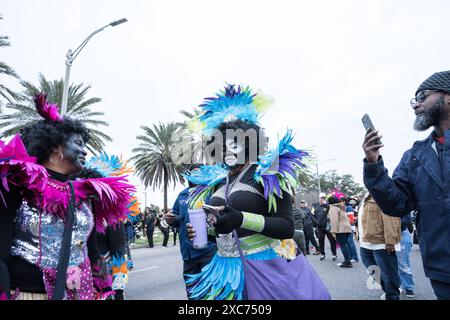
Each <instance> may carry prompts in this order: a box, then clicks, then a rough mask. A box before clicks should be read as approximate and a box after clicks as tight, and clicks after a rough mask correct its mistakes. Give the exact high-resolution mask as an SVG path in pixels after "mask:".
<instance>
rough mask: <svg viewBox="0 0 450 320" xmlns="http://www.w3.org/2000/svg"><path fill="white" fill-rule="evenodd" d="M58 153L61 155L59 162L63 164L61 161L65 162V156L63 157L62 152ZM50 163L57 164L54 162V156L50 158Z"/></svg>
mask: <svg viewBox="0 0 450 320" xmlns="http://www.w3.org/2000/svg"><path fill="white" fill-rule="evenodd" d="M58 153H59V154H60V160H58V162H61V161H63V160H64V155H63V153H62V152H61V151H60V152H58ZM50 162H51V163H53V164H55V162H54V161H53V155H51V156H50Z"/></svg>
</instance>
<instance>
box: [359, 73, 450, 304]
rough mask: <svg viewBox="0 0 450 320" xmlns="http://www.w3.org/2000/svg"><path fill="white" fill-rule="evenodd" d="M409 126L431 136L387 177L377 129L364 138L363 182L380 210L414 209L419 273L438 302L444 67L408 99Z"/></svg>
mask: <svg viewBox="0 0 450 320" xmlns="http://www.w3.org/2000/svg"><path fill="white" fill-rule="evenodd" d="M410 103H411V106H412V108H413V110H414V112H415V114H416V120H415V122H414V129H415V130H417V131H425V130H427V129H428V128H431V127H433V129H434V130H433V131H432V132H431V134H430V135H429V136H428V138H426V139H425V140H422V141H416V142H415V143H414V144H413V146H412V148H411V149H409V150H407V151H406V152H405V153H404V154H403V157H402V159H401V160H400V163H399V165H398V166H397V168H396V169H395V171H394V173H393V175H392V178H390V177H389V176H388V171H387V169H386V168H385V167H384V164H383V158H382V157H381V155H380V148H382V147H383V144H379V143H377V142H376V141H377V140H379V139H380V138H381V136H380V135H379V132H378V131H377V130H369V131H368V132H367V133H366V135H365V138H364V143H363V149H364V153H365V155H366V158H365V159H364V184H365V185H366V187H367V189H368V190H369V192H370V193H371V194H372V196H373V198H374V199H375V201H376V202H377V204H378V205H379V206H380V208H381V209H382V211H383V212H384V213H386V214H388V215H391V216H397V217H401V216H405V215H407V214H409V213H410V212H411V211H413V210H417V211H418V214H417V231H418V237H419V246H420V251H421V254H422V260H423V266H424V270H425V275H426V276H427V277H429V278H430V280H431V285H432V287H433V290H434V292H435V294H436V296H437V298H438V299H439V300H444V299H445V300H450V269H449V266H450V71H443V72H437V73H434V74H433V75H432V76H430V77H429V78H428V79H426V80H425V81H424V82H423V83H422V84H421V85H420V86H419V88H418V89H417V91H416V96H415V98H413V99H412V100H411V102H410Z"/></svg>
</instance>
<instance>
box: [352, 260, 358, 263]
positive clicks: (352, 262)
mask: <svg viewBox="0 0 450 320" xmlns="http://www.w3.org/2000/svg"><path fill="white" fill-rule="evenodd" d="M350 262H351V263H354V262H359V260H355V259H351V260H350Z"/></svg>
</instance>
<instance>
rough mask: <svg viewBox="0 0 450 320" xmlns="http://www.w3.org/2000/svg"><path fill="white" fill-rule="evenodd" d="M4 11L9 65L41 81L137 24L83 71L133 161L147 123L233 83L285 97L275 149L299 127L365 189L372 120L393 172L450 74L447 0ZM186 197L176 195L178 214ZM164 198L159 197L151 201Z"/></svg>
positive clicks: (271, 122) (31, 5) (76, 76)
mask: <svg viewBox="0 0 450 320" xmlns="http://www.w3.org/2000/svg"><path fill="white" fill-rule="evenodd" d="M0 13H1V14H2V15H3V18H4V19H3V20H1V21H0V34H1V35H7V36H9V37H10V41H11V47H10V48H7V49H2V50H1V57H0V60H1V61H4V62H6V63H8V64H9V65H10V66H12V67H13V68H14V69H15V70H16V71H17V73H18V74H19V75H20V76H21V77H22V79H24V80H27V81H31V82H33V83H37V81H38V74H39V73H42V74H44V76H45V77H46V78H47V79H49V80H53V79H59V78H62V77H63V76H64V70H65V65H64V61H65V54H66V52H67V50H68V49H75V48H76V47H77V46H78V45H79V44H80V43H81V41H83V40H84V38H85V37H86V36H87V35H89V34H90V33H91V32H92V31H94V30H95V29H97V28H99V27H102V26H104V25H106V24H108V23H109V22H111V21H113V20H117V19H120V18H122V17H126V18H127V19H128V22H127V23H125V24H122V25H120V26H117V27H115V28H107V29H105V30H104V31H103V32H101V33H99V34H97V35H96V36H95V37H94V38H93V39H92V40H91V41H90V42H89V43H88V45H87V46H86V47H85V48H84V49H83V51H82V52H81V54H80V55H79V56H78V57H77V59H76V60H75V62H74V64H73V67H72V72H71V81H73V82H76V83H79V82H84V83H85V84H91V85H92V89H91V91H90V95H91V96H98V97H101V98H102V99H103V101H102V102H101V103H99V104H97V106H95V108H94V109H95V110H97V109H98V110H102V111H104V112H105V113H106V116H105V120H106V121H107V122H109V124H110V126H109V127H108V128H106V129H105V130H104V131H105V132H106V133H107V134H109V135H110V136H111V137H112V138H113V139H114V142H113V143H111V144H109V145H108V146H107V148H106V151H107V152H108V153H114V154H123V155H124V156H125V157H130V156H131V149H132V148H134V147H136V146H137V141H136V139H135V137H136V136H137V135H138V134H140V133H141V129H140V126H141V125H147V126H150V125H152V124H153V123H157V122H159V121H161V122H168V121H180V120H182V119H183V116H182V115H180V114H179V111H180V110H181V109H185V110H193V108H194V107H195V106H197V105H198V104H200V103H201V102H202V99H203V98H204V97H208V96H211V95H213V94H214V93H215V92H217V91H218V90H219V89H220V88H222V87H223V85H224V84H225V83H235V84H245V85H250V86H251V87H252V88H254V89H255V90H261V91H262V92H264V93H265V94H267V95H270V96H271V97H272V98H273V99H274V100H275V104H274V106H273V107H272V108H271V109H270V110H269V111H268V112H267V113H266V115H265V116H264V117H263V119H262V125H263V126H264V127H266V131H267V133H268V134H269V136H270V137H271V141H274V140H276V137H277V134H278V133H279V134H280V135H281V134H284V132H285V130H286V128H288V127H289V128H292V129H294V131H295V132H296V136H295V139H294V142H295V145H296V146H297V147H298V148H304V147H307V148H313V149H314V152H315V153H316V155H317V156H318V158H319V161H324V162H323V163H320V164H319V169H320V171H321V172H324V171H326V170H330V169H337V171H338V173H339V174H345V173H351V174H352V175H353V176H355V178H356V180H357V181H358V182H360V183H362V158H363V151H362V148H361V145H362V140H363V136H364V129H363V127H362V125H361V117H362V116H363V114H364V113H369V114H370V116H371V118H372V121H373V123H374V125H375V127H376V128H378V129H379V130H380V132H381V133H382V135H383V139H382V140H383V142H384V144H385V147H384V148H383V149H382V155H383V156H384V158H385V164H386V166H387V168H388V169H389V171H390V172H391V173H392V170H393V169H394V168H395V167H396V165H397V164H398V162H399V160H400V158H401V155H402V153H403V152H404V151H406V150H407V149H408V148H410V146H411V145H412V143H413V142H414V141H415V140H418V139H423V138H425V137H426V136H427V135H428V134H429V132H428V131H427V132H421V133H418V132H415V131H414V130H413V129H412V123H413V121H414V113H413V111H412V109H411V107H410V105H409V100H410V99H411V98H412V97H413V95H414V93H415V91H416V89H417V87H418V86H419V84H420V83H421V82H422V81H423V80H424V79H425V78H427V77H428V76H430V75H431V74H432V73H434V72H436V71H443V70H449V69H450V62H449V57H450V41H449V40H448V39H449V35H448V31H449V30H450V19H449V13H450V1H446V0H428V1H412V0H404V1H403V0H401V1H390V0H379V1H376V0H371V1H350V0H348V1H342V0H341V1H331V0H330V1H317V0H316V1H283V0H277V1H263V0H251V1H250V0H247V1H244V0H240V1H236V0H228V1H218V0H189V1H182V0H158V1H148V0H145V1H140V0H128V1H118V0H107V1H106V0H105V1H103V0H81V1H80V0H65V1H59V0H39V1H34V0H0ZM2 81H4V77H2ZM7 84H8V85H9V86H10V87H11V88H13V89H19V86H18V84H17V82H14V81H13V82H7ZM328 159H337V160H334V161H326V160H328ZM181 188H182V187H181V186H178V187H177V188H176V189H175V191H174V190H173V188H171V189H169V190H170V191H171V193H170V194H169V206H171V204H172V203H173V201H174V200H175V198H176V195H177V192H178V191H180V190H181ZM139 194H140V195H141V197H142V199H141V200H142V202H144V198H143V194H142V189H141V188H140V193H139ZM162 199H163V197H162V193H161V192H160V191H155V192H153V191H151V190H148V198H147V203H148V204H150V203H156V204H158V205H162Z"/></svg>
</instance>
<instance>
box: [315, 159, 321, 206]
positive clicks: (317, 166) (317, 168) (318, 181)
mask: <svg viewBox="0 0 450 320" xmlns="http://www.w3.org/2000/svg"><path fill="white" fill-rule="evenodd" d="M316 170H317V185H318V186H319V200H320V194H321V193H322V190H320V176H319V163H318V162H316Z"/></svg>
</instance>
